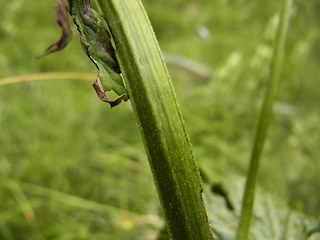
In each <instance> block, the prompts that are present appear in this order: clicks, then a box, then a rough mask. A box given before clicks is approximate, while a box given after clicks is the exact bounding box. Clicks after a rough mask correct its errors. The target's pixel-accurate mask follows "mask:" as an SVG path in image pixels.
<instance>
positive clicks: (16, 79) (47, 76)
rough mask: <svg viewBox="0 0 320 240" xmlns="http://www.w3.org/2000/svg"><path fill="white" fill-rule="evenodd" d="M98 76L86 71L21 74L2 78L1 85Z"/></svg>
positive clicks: (83, 78)
mask: <svg viewBox="0 0 320 240" xmlns="http://www.w3.org/2000/svg"><path fill="white" fill-rule="evenodd" d="M96 77H97V76H96V75H93V74H85V73H55V72H53V73H35V74H31V75H20V76H13V77H8V78H3V79H0V86H4V85H8V84H13V83H22V82H30V81H39V80H57V79H72V80H88V81H92V82H93V81H94V79H95V78H96Z"/></svg>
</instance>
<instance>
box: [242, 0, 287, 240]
mask: <svg viewBox="0 0 320 240" xmlns="http://www.w3.org/2000/svg"><path fill="white" fill-rule="evenodd" d="M291 3H292V0H283V7H282V11H281V13H280V22H279V25H278V30H277V34H276V38H275V43H274V51H273V59H272V66H271V73H270V78H269V81H268V88H267V91H266V94H265V96H264V99H263V103H262V107H261V110H260V115H259V120H258V125H257V129H256V134H255V140H254V145H253V149H252V153H251V159H250V165H249V170H248V174H247V179H246V185H245V191H244V196H243V200H242V209H241V215H240V220H239V226H238V230H237V236H236V239H237V240H247V239H248V235H249V230H250V222H251V218H252V211H253V205H254V193H255V184H256V180H257V175H258V169H259V163H260V158H261V154H262V151H263V147H264V143H265V140H266V137H267V132H268V128H269V125H270V122H271V117H272V110H273V103H274V98H275V93H276V90H277V87H278V82H279V77H280V73H281V67H282V61H283V52H284V44H285V37H286V32H287V27H288V23H289V10H290V6H291Z"/></svg>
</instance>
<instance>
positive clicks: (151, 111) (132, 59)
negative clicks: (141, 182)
mask: <svg viewBox="0 0 320 240" xmlns="http://www.w3.org/2000/svg"><path fill="white" fill-rule="evenodd" d="M97 2H98V3H99V6H100V7H101V10H102V14H103V16H104V17H105V19H106V21H107V23H108V25H109V27H110V31H111V33H112V36H113V39H114V42H115V46H116V52H117V58H118V61H119V62H120V66H121V71H122V73H123V75H124V78H125V83H126V87H127V89H128V92H129V96H130V99H131V103H132V106H133V110H134V113H135V116H136V119H137V122H138V126H139V129H140V132H141V136H142V139H143V142H144V146H145V149H146V152H147V156H148V160H149V164H150V167H151V170H152V173H153V177H154V181H155V185H156V188H157V190H158V195H159V199H160V202H161V205H162V208H163V212H164V216H165V220H166V224H167V227H168V230H169V234H170V236H171V238H172V239H174V240H195V239H197V240H198V239H199V240H200V239H203V240H204V239H205V240H207V239H212V234H211V229H210V226H209V224H208V221H207V216H206V212H205V209H204V205H203V201H202V196H201V193H202V183H201V179H200V175H199V171H198V168H197V165H196V163H195V160H194V157H193V152H192V149H191V144H190V141H189V139H188V136H187V133H186V131H185V127H184V123H183V119H182V116H181V113H180V110H179V107H178V104H177V100H176V96H175V92H174V89H173V87H172V84H171V80H170V77H169V75H168V72H167V69H166V66H165V63H164V60H163V57H162V55H161V51H160V48H159V46H158V42H157V40H156V38H155V35H154V33H153V30H152V27H151V25H150V22H149V19H148V17H147V15H146V13H145V11H144V8H143V6H142V4H141V2H140V0H97Z"/></svg>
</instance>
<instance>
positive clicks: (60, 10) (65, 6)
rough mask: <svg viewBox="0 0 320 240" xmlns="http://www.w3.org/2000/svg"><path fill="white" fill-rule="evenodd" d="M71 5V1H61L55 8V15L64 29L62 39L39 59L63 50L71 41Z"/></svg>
mask: <svg viewBox="0 0 320 240" xmlns="http://www.w3.org/2000/svg"><path fill="white" fill-rule="evenodd" d="M70 3H71V1H69V0H59V3H58V5H57V6H56V8H55V15H56V20H57V23H58V24H59V26H60V27H61V28H62V35H61V38H60V40H59V41H58V42H56V43H54V44H52V45H51V46H50V47H48V48H47V49H46V51H45V52H44V53H43V54H42V55H41V56H40V57H39V58H41V57H44V56H46V55H48V54H50V53H53V52H56V51H60V50H62V49H63V48H65V47H66V46H67V45H68V43H69V42H70V41H71V39H72V30H71V26H70V22H69V12H70Z"/></svg>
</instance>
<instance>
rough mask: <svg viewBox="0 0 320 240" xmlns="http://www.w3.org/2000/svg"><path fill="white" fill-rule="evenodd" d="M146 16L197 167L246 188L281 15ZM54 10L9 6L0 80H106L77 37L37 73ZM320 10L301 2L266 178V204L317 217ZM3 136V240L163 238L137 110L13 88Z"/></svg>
mask: <svg viewBox="0 0 320 240" xmlns="http://www.w3.org/2000/svg"><path fill="white" fill-rule="evenodd" d="M143 3H144V4H145V7H146V10H147V12H148V14H149V17H150V20H151V22H152V25H153V27H154V30H155V32H156V35H157V37H158V39H159V42H160V45H161V48H162V50H163V51H165V53H166V56H167V59H168V62H169V71H170V74H171V77H172V80H173V83H174V86H175V89H176V92H177V97H178V100H179V103H180V106H181V108H182V112H183V116H184V118H185V122H186V125H187V130H188V132H189V135H190V138H191V141H192V144H193V147H194V151H195V155H196V159H197V161H198V163H199V166H200V167H201V169H203V171H205V173H206V175H208V176H209V179H210V181H211V182H212V183H219V182H223V181H224V180H225V179H228V178H230V177H232V176H237V175H240V176H244V175H245V173H246V170H247V165H248V160H249V155H250V151H251V146H252V142H253V134H254V127H255V123H256V118H257V114H258V110H259V107H260V101H261V98H262V96H263V93H264V89H265V85H266V81H267V78H268V72H269V65H270V58H271V54H272V44H273V37H274V33H275V30H276V26H277V25H276V24H277V13H278V10H279V8H280V5H281V2H280V1H265V2H263V3H261V2H258V1H248V0H215V1H210V0H198V1H189V0H161V1H160V0H144V1H143ZM55 4H56V1H55V0H47V1H27V0H11V1H5V0H0V77H1V78H5V77H9V76H14V75H24V74H31V73H41V72H77V73H92V74H95V73H96V69H95V67H94V65H93V64H92V63H91V62H90V60H89V59H87V58H86V56H85V53H84V51H83V50H82V48H81V46H80V43H79V40H78V33H77V31H76V30H75V28H74V39H73V41H72V42H71V44H70V45H69V46H68V47H67V48H66V49H65V50H64V51H62V52H58V53H55V54H52V55H50V56H47V57H45V58H43V59H40V60H36V57H37V56H39V55H41V54H42V53H43V51H44V50H45V49H46V47H48V46H49V45H50V44H51V43H53V42H54V41H56V40H57V39H58V38H59V37H60V29H59V27H58V26H57V24H56V22H55V17H54V14H53V9H54V6H55ZM319 11H320V3H319V1H317V0H310V1H303V0H296V1H295V4H294V8H293V10H292V21H291V25H290V28H289V33H288V41H287V47H286V57H285V63H284V68H283V73H282V76H281V81H280V86H279V91H278V94H277V101H276V106H275V117H274V120H273V124H272V126H271V131H270V134H269V139H268V141H267V144H266V148H265V151H264V155H263V160H262V166H261V169H260V175H259V185H260V186H261V187H262V188H263V189H264V190H265V191H267V192H270V193H272V194H273V195H274V196H276V197H278V198H282V199H284V200H285V201H286V202H287V203H288V204H289V205H290V206H291V208H292V209H294V210H295V211H300V212H302V213H304V214H306V215H307V216H312V217H319V209H320V201H319V199H320V192H319V189H320V182H319V172H320V171H319V170H320V166H319V165H320V163H319V155H320V148H319V142H320V141H319V140H320V130H319V110H320V106H319V99H320V94H319V86H320V84H319V76H320V57H319V56H320V32H319V27H320V15H319V14H318V13H319ZM170 60H171V61H170ZM186 62H187V63H188V64H185V63H186ZM181 64H182V65H183V67H181ZM199 64H200V65H201V66H198V65H199ZM186 65H187V66H186ZM190 67H191V68H192V69H193V68H195V69H196V70H197V71H198V73H194V71H191V72H190ZM186 68H187V69H186ZM207 70H209V72H210V74H208V72H207ZM93 81H94V79H93ZM0 126H1V132H0V176H1V189H0V239H6V240H7V239H10V240H11V239H12V240H17V239H121V240H122V239H155V237H156V235H157V232H158V230H159V228H161V226H162V224H163V221H162V220H161V210H160V207H159V204H158V199H157V195H156V191H155V189H154V186H153V182H152V176H151V173H150V171H149V167H148V163H147V159H146V156H145V153H144V149H143V146H142V144H141V139H140V136H139V132H138V129H137V126H136V123H135V119H134V117H133V113H132V110H131V107H130V103H129V102H128V103H123V104H121V105H120V106H118V107H116V108H114V109H112V110H111V109H109V106H108V105H106V104H104V103H102V102H101V101H100V100H99V99H98V98H97V96H96V94H95V92H94V90H93V88H92V87H91V83H90V82H89V81H78V80H46V81H37V82H28V83H20V84H12V85H5V86H1V87H0Z"/></svg>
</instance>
